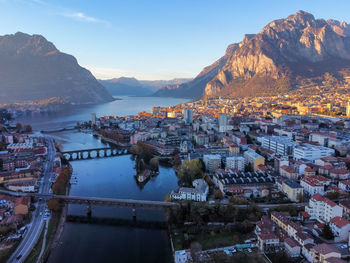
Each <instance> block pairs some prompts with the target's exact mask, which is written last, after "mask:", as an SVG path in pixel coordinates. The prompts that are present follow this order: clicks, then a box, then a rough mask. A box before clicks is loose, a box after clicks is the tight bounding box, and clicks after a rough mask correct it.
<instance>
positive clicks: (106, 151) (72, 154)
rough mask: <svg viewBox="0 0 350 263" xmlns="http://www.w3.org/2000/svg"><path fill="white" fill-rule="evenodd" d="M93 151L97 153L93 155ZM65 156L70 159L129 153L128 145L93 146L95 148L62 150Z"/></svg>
mask: <svg viewBox="0 0 350 263" xmlns="http://www.w3.org/2000/svg"><path fill="white" fill-rule="evenodd" d="M92 153H95V155H93V154H92ZM62 154H63V156H64V157H65V158H66V159H67V160H68V161H76V160H86V159H92V158H104V157H112V156H119V155H125V154H129V148H128V147H118V148H113V147H104V148H93V149H82V150H71V151H64V152H62Z"/></svg>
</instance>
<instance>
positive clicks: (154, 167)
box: [149, 157, 159, 171]
mask: <svg viewBox="0 0 350 263" xmlns="http://www.w3.org/2000/svg"><path fill="white" fill-rule="evenodd" d="M149 164H150V167H151V169H152V170H154V171H158V168H159V160H158V158H157V157H153V158H152V159H151V160H150V161H149Z"/></svg>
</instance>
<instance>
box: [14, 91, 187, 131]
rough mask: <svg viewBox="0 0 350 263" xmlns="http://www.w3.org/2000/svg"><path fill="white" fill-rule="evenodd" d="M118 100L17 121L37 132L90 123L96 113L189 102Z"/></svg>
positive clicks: (119, 113) (119, 112) (123, 112)
mask: <svg viewBox="0 0 350 263" xmlns="http://www.w3.org/2000/svg"><path fill="white" fill-rule="evenodd" d="M118 98H121V100H115V101H112V102H108V103H103V104H98V105H84V106H74V107H71V108H69V109H65V110H62V111H60V112H57V113H50V114H48V113H43V114H41V113H32V114H31V115H26V116H20V117H19V118H18V119H17V121H18V122H22V123H24V124H31V125H32V127H33V129H35V130H43V129H55V128H62V127H69V126H72V125H75V124H76V123H77V122H83V121H89V120H91V114H92V113H96V114H97V116H106V115H108V116H112V115H117V116H126V115H135V114H137V113H138V112H141V111H147V112H151V110H152V107H155V106H161V107H168V106H173V105H176V104H180V103H183V102H185V101H188V100H185V99H177V98H160V97H127V96H119V97H118Z"/></svg>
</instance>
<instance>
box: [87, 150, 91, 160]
mask: <svg viewBox="0 0 350 263" xmlns="http://www.w3.org/2000/svg"><path fill="white" fill-rule="evenodd" d="M87 153H88V157H87V158H88V159H91V152H90V151H88V152H87Z"/></svg>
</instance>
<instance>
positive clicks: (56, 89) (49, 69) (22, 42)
mask: <svg viewBox="0 0 350 263" xmlns="http://www.w3.org/2000/svg"><path fill="white" fill-rule="evenodd" d="M47 98H59V99H63V100H64V101H65V102H68V103H77V104H88V103H101V102H107V101H112V100H113V97H112V96H111V95H110V94H109V93H108V91H107V90H106V89H105V88H104V87H103V86H102V85H101V84H100V83H99V82H98V81H97V80H96V79H95V77H94V76H93V75H92V74H91V73H90V71H88V70H86V69H85V68H83V67H81V66H79V64H78V62H77V60H76V59H75V58H74V57H73V56H71V55H68V54H65V53H62V52H60V51H59V50H58V49H57V48H56V47H55V46H54V44H52V43H51V42H49V41H47V40H46V39H45V38H44V37H43V36H40V35H28V34H24V33H21V32H18V33H16V34H14V35H5V36H0V103H11V102H24V101H35V100H43V99H47Z"/></svg>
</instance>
